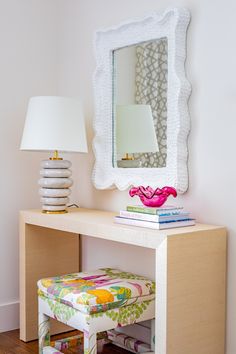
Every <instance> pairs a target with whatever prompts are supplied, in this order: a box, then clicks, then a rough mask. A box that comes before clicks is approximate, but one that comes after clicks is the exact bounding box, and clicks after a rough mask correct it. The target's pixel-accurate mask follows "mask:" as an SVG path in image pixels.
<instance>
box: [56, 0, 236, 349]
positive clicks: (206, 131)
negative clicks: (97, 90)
mask: <svg viewBox="0 0 236 354" xmlns="http://www.w3.org/2000/svg"><path fill="white" fill-rule="evenodd" d="M69 4H70V5H69V6H68V1H66V0H64V1H62V7H61V11H62V12H63V14H64V26H65V27H64V42H65V44H66V46H65V47H66V50H64V57H63V62H62V64H63V65H62V67H61V70H60V73H61V76H60V81H59V89H60V93H61V94H63V95H72V96H73V95H78V96H80V97H81V98H82V99H83V102H84V107H85V114H86V118H87V123H88V129H89V138H90V139H91V137H92V117H93V90H92V74H93V72H94V67H95V62H94V55H93V44H92V40H93V33H94V31H95V30H96V29H99V28H105V27H107V26H111V25H115V24H118V23H119V22H120V21H123V20H126V19H128V18H129V17H133V16H143V15H144V14H146V13H148V12H151V11H153V10H161V9H164V8H165V7H167V6H186V7H188V8H189V9H190V11H191V13H192V21H191V25H190V28H189V32H188V59H187V73H188V78H189V80H190V81H191V83H192V87H193V93H192V96H191V99H190V112H191V120H192V128H191V135H190V138H189V174H190V182H189V191H188V192H187V193H186V194H185V195H183V196H181V197H179V201H178V203H179V204H183V205H184V206H185V207H186V208H187V209H189V210H190V211H192V212H193V214H194V215H195V216H196V218H197V220H198V221H200V222H205V223H212V224H220V225H226V226H227V227H228V229H229V261H228V318H227V354H235V353H236V336H235V334H234V331H235V328H236V306H235V299H236V282H235V277H236V218H235V200H236V198H235V197H236V192H235V189H234V182H235V179H236V167H235V164H234V161H235V144H234V142H235V139H234V135H235V130H236V99H235V97H236V85H235V74H236V73H235V63H236V49H235V45H234V43H235V33H236V22H235V13H236V2H235V1H234V0H227V1H223V0H214V1H213V0H207V1H206V0H198V1H195V0H174V1H171V0H159V1H158V2H157V1H156V0H139V1H136V0H129V1H127V0H119V1H117V0H116V1H115V0H99V1H93V0H80V1H76V0H71V1H70V2H69ZM93 159H94V157H93V154H92V151H91V149H90V153H89V155H88V157H87V158H83V159H82V158H78V173H77V174H78V179H77V180H78V186H77V188H78V189H77V191H78V200H79V201H80V203H81V205H83V206H87V207H96V208H100V209H110V210H119V209H120V208H123V207H125V206H126V204H127V202H128V201H129V197H128V195H127V192H119V191H116V190H114V191H97V190H95V189H94V187H93V186H92V184H91V179H90V175H91V171H92V165H93ZM84 250H85V251H86V255H87V258H86V259H85V261H84V266H85V267H89V266H91V267H92V266H95V265H96V264H100V265H104V264H105V263H106V264H114V265H115V264H116V263H117V264H118V263H121V262H122V263H123V266H124V267H126V268H130V269H132V268H135V259H136V258H137V259H138V265H137V271H139V270H141V268H142V264H144V265H146V264H147V260H148V263H149V264H148V265H151V264H152V262H153V254H152V253H151V252H149V251H147V252H146V253H144V254H143V255H142V256H141V254H140V252H141V251H140V250H138V249H137V250H134V249H133V248H130V247H129V248H127V249H125V248H124V247H123V246H120V248H119V249H117V245H116V247H113V245H112V246H111V247H110V246H109V244H106V243H105V242H101V241H100V242H98V241H95V240H92V239H90V240H85V242H84ZM104 252H105V255H106V256H105V259H104ZM117 257H118V258H117ZM140 259H142V260H143V261H142V262H140ZM143 273H148V270H147V269H145V270H143Z"/></svg>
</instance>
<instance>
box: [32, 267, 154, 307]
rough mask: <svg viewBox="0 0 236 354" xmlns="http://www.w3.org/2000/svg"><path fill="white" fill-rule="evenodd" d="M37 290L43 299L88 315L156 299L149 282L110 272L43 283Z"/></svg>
mask: <svg viewBox="0 0 236 354" xmlns="http://www.w3.org/2000/svg"><path fill="white" fill-rule="evenodd" d="M38 288H39V293H42V295H44V296H46V297H48V298H50V299H53V300H56V301H59V302H61V303H63V304H65V305H67V306H70V307H72V308H74V309H76V310H79V311H81V312H84V313H87V314H93V313H97V312H104V311H107V310H110V309H112V308H116V307H121V306H127V305H131V304H133V303H140V302H143V301H148V300H152V299H154V297H155V283H154V282H152V281H151V280H149V279H147V278H145V277H141V276H138V275H135V274H132V273H127V272H121V271H120V270H117V269H111V268H104V269H99V270H96V271H93V272H84V273H74V274H67V275H64V276H60V277H53V278H46V279H42V280H40V281H39V282H38Z"/></svg>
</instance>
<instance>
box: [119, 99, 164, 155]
mask: <svg viewBox="0 0 236 354" xmlns="http://www.w3.org/2000/svg"><path fill="white" fill-rule="evenodd" d="M116 148H117V153H120V154H126V153H143V152H157V151H159V149H158V143H157V137H156V132H155V127H154V122H153V116H152V110H151V107H150V105H144V104H136V105H117V106H116Z"/></svg>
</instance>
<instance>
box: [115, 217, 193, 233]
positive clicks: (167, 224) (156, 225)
mask: <svg viewBox="0 0 236 354" xmlns="http://www.w3.org/2000/svg"><path fill="white" fill-rule="evenodd" d="M115 222H116V223H118V224H124V225H132V226H140V227H147V228H149V229H156V230H164V229H172V228H175V227H184V226H193V225H195V220H194V219H185V220H181V221H164V222H153V221H144V220H137V219H129V218H122V217H120V216H115Z"/></svg>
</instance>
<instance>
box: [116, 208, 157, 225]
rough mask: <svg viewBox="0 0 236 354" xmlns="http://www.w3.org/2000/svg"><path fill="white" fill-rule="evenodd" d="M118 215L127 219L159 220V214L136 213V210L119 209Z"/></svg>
mask: <svg viewBox="0 0 236 354" xmlns="http://www.w3.org/2000/svg"><path fill="white" fill-rule="evenodd" d="M120 217H122V218H128V219H137V220H144V221H154V222H158V221H159V215H152V214H144V213H137V212H132V211H127V210H121V211H120Z"/></svg>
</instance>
